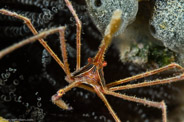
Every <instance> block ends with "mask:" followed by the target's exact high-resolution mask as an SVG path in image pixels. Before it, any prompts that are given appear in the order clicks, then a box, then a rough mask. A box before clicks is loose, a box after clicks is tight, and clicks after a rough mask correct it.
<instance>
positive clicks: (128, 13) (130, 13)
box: [86, 0, 138, 35]
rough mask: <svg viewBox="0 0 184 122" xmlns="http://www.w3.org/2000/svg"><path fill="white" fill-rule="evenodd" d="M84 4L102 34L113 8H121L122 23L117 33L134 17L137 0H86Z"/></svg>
mask: <svg viewBox="0 0 184 122" xmlns="http://www.w3.org/2000/svg"><path fill="white" fill-rule="evenodd" d="M86 4H87V7H88V8H87V9H88V12H89V14H90V16H91V19H92V20H93V22H94V23H95V25H96V26H97V28H98V30H99V31H100V32H101V34H102V35H103V33H104V31H105V28H106V27H107V25H108V23H109V21H110V19H111V16H112V13H113V11H114V10H116V9H121V10H122V12H123V15H122V21H123V23H122V25H121V28H120V30H119V32H118V33H120V32H122V31H123V30H124V29H125V28H126V27H127V25H129V24H130V23H131V22H132V21H133V20H134V19H135V16H136V14H137V11H138V1H137V0H86Z"/></svg>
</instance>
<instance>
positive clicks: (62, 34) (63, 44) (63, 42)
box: [59, 30, 71, 81]
mask: <svg viewBox="0 0 184 122" xmlns="http://www.w3.org/2000/svg"><path fill="white" fill-rule="evenodd" d="M59 35H60V36H59V37H60V43H61V52H62V57H63V62H64V68H65V72H66V75H67V78H68V79H69V81H71V73H70V68H69V64H68V57H67V52H66V40H65V30H62V31H60V32H59Z"/></svg>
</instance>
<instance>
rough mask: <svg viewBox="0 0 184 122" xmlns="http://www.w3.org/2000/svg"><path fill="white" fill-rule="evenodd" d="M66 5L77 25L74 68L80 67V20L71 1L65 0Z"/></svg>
mask: <svg viewBox="0 0 184 122" xmlns="http://www.w3.org/2000/svg"><path fill="white" fill-rule="evenodd" d="M65 2H66V5H67V6H68V8H69V10H70V12H71V13H72V15H73V16H74V18H75V21H76V26H77V34H76V48H77V65H76V70H78V69H80V64H81V61H80V59H81V28H82V25H81V21H80V20H79V18H78V16H77V14H76V12H75V10H74V8H73V6H72V4H71V2H70V1H69V0H65Z"/></svg>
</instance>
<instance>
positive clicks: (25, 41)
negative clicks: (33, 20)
mask: <svg viewBox="0 0 184 122" xmlns="http://www.w3.org/2000/svg"><path fill="white" fill-rule="evenodd" d="M64 28H65V27H58V28H54V29H50V30H47V31H44V32H41V33H39V34H38V35H35V36H33V37H30V38H28V39H25V40H23V41H20V42H18V43H16V44H14V45H12V46H10V47H7V48H5V49H3V50H2V51H0V59H1V58H2V57H3V56H5V55H7V54H9V53H11V52H13V51H14V50H16V49H18V48H20V47H22V46H24V45H26V44H28V43H31V42H34V41H36V40H38V39H41V38H44V37H46V36H48V35H51V34H53V33H56V32H58V31H59V30H64Z"/></svg>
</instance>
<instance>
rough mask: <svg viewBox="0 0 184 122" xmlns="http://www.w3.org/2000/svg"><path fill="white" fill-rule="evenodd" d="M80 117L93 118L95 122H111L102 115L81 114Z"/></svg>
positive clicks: (93, 113)
mask: <svg viewBox="0 0 184 122" xmlns="http://www.w3.org/2000/svg"><path fill="white" fill-rule="evenodd" d="M82 116H83V117H86V118H93V119H94V120H96V121H97V120H100V121H101V122H112V120H110V119H108V118H106V117H105V116H104V115H97V114H96V113H95V112H91V113H83V114H82Z"/></svg>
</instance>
